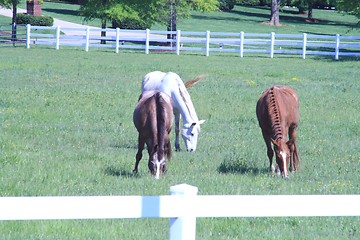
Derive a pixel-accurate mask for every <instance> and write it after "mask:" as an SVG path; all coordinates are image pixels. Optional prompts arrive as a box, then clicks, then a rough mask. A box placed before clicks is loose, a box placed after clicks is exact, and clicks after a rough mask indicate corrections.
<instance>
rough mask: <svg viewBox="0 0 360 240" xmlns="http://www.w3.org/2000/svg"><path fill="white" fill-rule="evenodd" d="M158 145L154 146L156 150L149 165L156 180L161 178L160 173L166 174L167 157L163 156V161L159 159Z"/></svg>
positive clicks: (151, 155)
mask: <svg viewBox="0 0 360 240" xmlns="http://www.w3.org/2000/svg"><path fill="white" fill-rule="evenodd" d="M157 150H158V145H155V146H154V150H153V151H152V153H151V154H150V159H149V163H148V167H149V170H150V172H151V174H152V175H153V176H155V179H159V178H160V173H165V172H166V159H165V155H164V154H162V157H161V159H159V154H158V151H157Z"/></svg>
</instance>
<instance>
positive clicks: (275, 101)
mask: <svg viewBox="0 0 360 240" xmlns="http://www.w3.org/2000/svg"><path fill="white" fill-rule="evenodd" d="M256 115H257V118H258V121H259V125H260V127H261V128H262V129H263V130H267V129H268V130H270V129H272V127H273V126H274V125H276V124H280V125H282V126H284V127H289V126H297V124H298V121H299V102H298V96H297V94H296V92H295V91H294V90H293V89H291V88H290V87H287V86H282V85H275V86H272V87H270V88H268V89H266V90H265V91H264V92H263V93H262V95H261V96H260V98H259V100H258V102H257V105H256ZM286 125H287V126H286Z"/></svg>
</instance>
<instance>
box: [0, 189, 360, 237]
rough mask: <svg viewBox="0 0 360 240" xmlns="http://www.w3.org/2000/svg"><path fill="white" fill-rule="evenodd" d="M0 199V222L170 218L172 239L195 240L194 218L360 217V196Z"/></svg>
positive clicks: (181, 193)
mask: <svg viewBox="0 0 360 240" xmlns="http://www.w3.org/2000/svg"><path fill="white" fill-rule="evenodd" d="M170 192H171V195H167V196H107V197H105V196H92V197H90V196H86V197H85V196H83V197H0V220H50V219H110V218H111V219H116V218H170V231H169V233H170V234H169V235H170V236H169V238H170V240H180V239H183V240H185V239H186V240H194V239H195V237H196V218H197V217H293V216H297V217H314V216H321V217H324V216H347V217H350V216H360V204H359V202H360V195H202V196H201V195H200V196H199V195H197V192H198V189H197V188H196V187H193V186H190V185H187V184H180V185H176V186H172V187H170Z"/></svg>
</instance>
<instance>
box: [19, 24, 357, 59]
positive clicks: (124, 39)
mask: <svg viewBox="0 0 360 240" xmlns="http://www.w3.org/2000/svg"><path fill="white" fill-rule="evenodd" d="M62 31H63V32H66V34H62ZM102 31H103V32H106V36H103V37H102V36H101V32H102ZM168 36H172V37H171V38H170V39H169V38H168ZM26 42H27V44H26V46H27V48H30V45H32V44H44V45H54V46H56V49H59V48H60V46H79V47H84V48H85V51H89V48H90V47H100V48H112V49H115V52H116V53H118V52H119V50H121V49H138V50H143V51H144V52H145V53H146V54H149V53H150V51H158V52H159V51H160V52H161V51H172V52H175V53H176V54H177V55H179V54H180V52H181V51H195V52H196V51H200V52H204V53H205V55H206V56H209V55H210V52H223V53H236V54H238V55H239V56H240V57H244V54H245V53H259V54H267V55H269V56H270V57H271V58H273V57H274V55H275V54H292V55H301V56H302V58H304V59H305V58H306V56H307V55H328V56H333V57H334V58H335V59H336V60H338V59H339V57H340V56H354V57H360V36H340V35H339V34H337V35H314V34H306V33H304V34H275V33H273V32H272V33H270V34H263V33H244V32H240V33H226V32H210V31H207V32H186V31H180V30H178V31H150V30H149V29H147V30H123V29H119V28H117V29H105V30H103V29H99V28H90V27H87V28H60V27H40V26H30V25H28V26H27V38H26ZM101 42H103V44H101ZM104 42H106V44H104Z"/></svg>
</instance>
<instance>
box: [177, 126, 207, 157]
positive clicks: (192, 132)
mask: <svg viewBox="0 0 360 240" xmlns="http://www.w3.org/2000/svg"><path fill="white" fill-rule="evenodd" d="M204 122H205V120H200V121H196V122H192V123H187V124H184V125H183V128H182V129H181V135H182V138H183V139H184V142H185V145H186V150H187V151H188V152H195V151H196V146H197V138H198V136H199V133H200V131H201V130H200V124H203V123H204Z"/></svg>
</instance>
